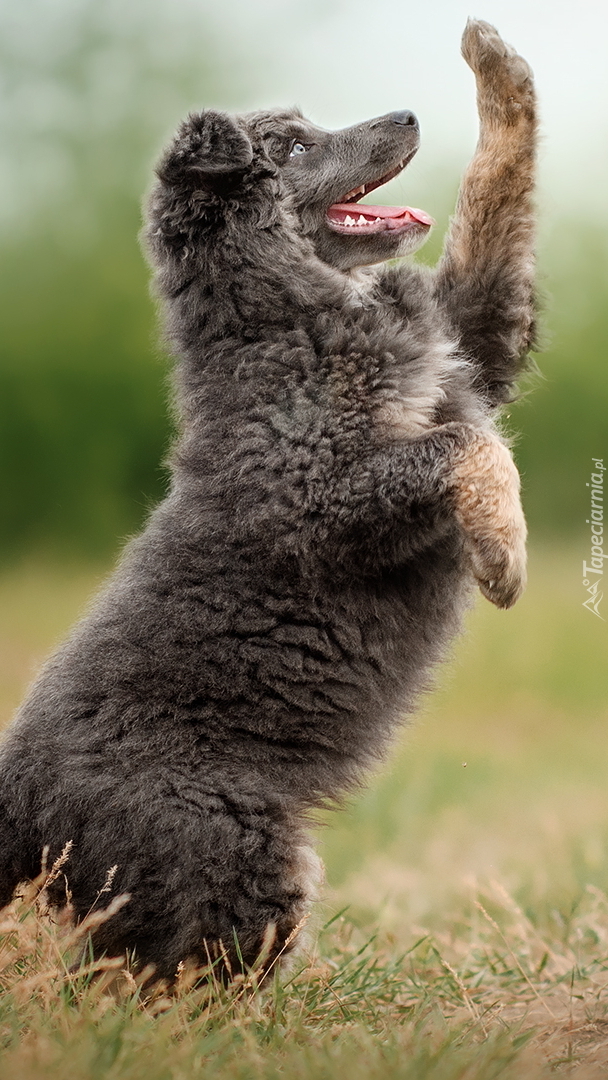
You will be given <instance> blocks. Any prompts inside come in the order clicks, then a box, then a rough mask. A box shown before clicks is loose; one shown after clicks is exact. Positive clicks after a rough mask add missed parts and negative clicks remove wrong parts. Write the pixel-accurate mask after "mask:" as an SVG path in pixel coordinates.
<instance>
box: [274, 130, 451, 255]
mask: <svg viewBox="0 0 608 1080" xmlns="http://www.w3.org/2000/svg"><path fill="white" fill-rule="evenodd" d="M277 121H279V122H277ZM260 124H261V125H262V126H263V128H264V130H265V137H266V141H267V147H268V152H269V154H270V156H271V157H272V159H273V160H274V161H275V162H276V164H277V166H278V169H279V172H280V175H281V178H282V181H283V184H284V187H285V189H286V191H287V192H288V193H289V198H290V200H291V203H292V205H293V208H294V210H295V212H296V215H297V217H298V220H299V223H300V227H301V231H302V233H303V234H304V235H305V236H308V237H310V239H311V240H312V242H313V244H314V246H315V250H316V252H317V255H318V256H319V257H320V258H321V259H323V260H324V262H327V263H329V264H330V265H331V266H335V267H336V268H338V269H340V270H348V269H351V268H352V267H356V266H366V265H369V264H370V263H378V262H384V260H386V259H390V258H394V257H395V256H397V255H408V254H409V253H410V252H411V251H415V250H416V248H418V247H420V245H421V244H422V243H424V241H425V239H426V237H427V235H428V232H429V229H430V227H431V225H432V224H433V219H432V218H431V217H429V215H428V214H426V213H425V212H424V211H423V210H415V209H413V208H412V207H407V206H384V205H378V204H375V203H372V202H371V201H369V200H368V201H366V202H360V200H361V199H363V197H364V196H365V197H367V196H368V195H369V193H370V192H372V191H375V190H376V188H379V187H381V186H382V185H383V184H386V183H387V182H388V181H389V180H392V179H393V177H395V176H397V175H398V174H399V173H400V172H402V170H403V169H404V168H405V167H406V165H407V164H408V163H409V162H410V161H411V159H412V158H413V156H414V154H415V153H416V151H417V149H418V146H419V144H420V130H419V127H418V121H417V120H416V117H415V116H414V114H413V113H411V112H394V113H388V114H387V115H386V116H379V117H377V118H376V119H374V120H368V121H366V122H365V123H363V124H356V125H355V126H354V127H350V128H344V129H343V130H341V131H324V130H323V129H322V128H318V127H316V126H315V125H314V124H311V123H310V122H309V121H308V120H306V119H304V117H302V116H301V115H300V114H299V113H298V112H297V111H294V112H292V113H288V114H283V115H282V116H281V117H280V120H279V118H275V119H274V120H273V117H272V114H269V115H267V117H266V118H263V119H260V120H258V121H257V126H259V125H260Z"/></svg>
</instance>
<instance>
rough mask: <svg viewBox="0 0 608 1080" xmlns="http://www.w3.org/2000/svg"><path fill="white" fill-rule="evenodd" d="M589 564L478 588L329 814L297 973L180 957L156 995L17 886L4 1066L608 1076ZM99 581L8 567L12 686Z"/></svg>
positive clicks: (605, 687)
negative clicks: (171, 985) (489, 592)
mask: <svg viewBox="0 0 608 1080" xmlns="http://www.w3.org/2000/svg"><path fill="white" fill-rule="evenodd" d="M578 562H579V560H578V557H577V554H576V553H575V554H574V555H573V556H572V557H570V556H569V555H567V554H565V555H564V554H562V555H560V554H557V555H552V556H549V555H548V554H547V553H540V554H539V555H538V556H537V558H536V559H535V560H534V561H533V564H532V573H531V586H530V589H529V591H528V594H527V596H526V597H525V598H524V600H523V601H522V603H521V604H520V605H518V608H516V609H515V610H514V611H513V612H510V613H508V614H506V615H505V614H504V613H499V612H495V611H493V610H492V609H491V608H490V607H489V605H487V604H484V605H481V606H479V608H478V610H477V611H476V612H475V614H474V617H473V619H472V622H471V632H470V635H469V637H468V639H467V640H466V641H465V642H464V644H463V645H462V646H461V647H460V648H459V655H458V658H457V661H456V663H455V665H454V667H453V670H452V674H451V675H450V676H449V677H448V678H447V680H446V682H445V687H444V689H443V690H441V691H440V692H438V694H437V695H435V696H434V697H433V698H432V699H431V700H430V702H429V703H428V705H427V709H426V713H425V716H424V718H423V720H422V722H421V723H420V724H419V725H418V726H417V729H416V731H415V732H414V733H413V734H410V735H409V736H408V737H407V739H405V740H404V741H403V742H402V744H401V745H400V747H399V748H397V750H396V752H395V755H394V756H393V758H392V761H391V763H390V765H389V766H388V767H387V770H386V771H385V772H384V774H383V775H381V776H378V777H377V778H376V779H375V781H374V783H373V784H372V785H371V786H370V788H369V790H368V791H367V792H365V793H363V794H362V795H361V796H360V797H359V798H357V800H356V801H354V802H353V804H352V805H351V807H350V808H349V809H348V810H347V811H346V812H345V813H343V814H341V815H337V816H332V818H331V819H330V820H331V826H330V827H329V828H326V829H324V830H322V831H321V833H320V845H321V850H322V854H323V856H324V858H325V860H326V862H327V867H328V877H329V881H330V885H329V886H328V889H327V894H326V897H325V905H324V910H325V913H326V915H325V917H326V918H328V920H329V922H328V924H327V926H326V927H325V928H324V929H322V930H321V931H320V932H319V935H318V940H317V941H316V944H315V945H314V947H313V949H312V951H311V952H310V954H308V955H306V954H305V955H302V956H301V959H300V963H299V966H298V967H296V968H295V969H294V971H293V972H292V973H291V974H290V976H289V977H288V979H287V981H286V982H283V984H281V983H279V982H278V981H277V980H271V979H268V980H267V981H266V984H265V986H264V989H263V992H261V993H260V992H258V993H251V992H250V991H249V990H247V991H246V990H245V988H244V987H243V984H242V983H241V984H239V985H237V986H236V987H235V989H234V990H233V991H232V992H230V993H227V992H225V991H221V990H220V989H218V988H217V987H216V986H215V985H214V984H213V982H212V981H211V982H210V980H209V979H208V978H204V979H203V980H202V982H201V983H200V984H199V985H193V984H192V973H190V972H187V971H184V972H183V973H182V976H181V978H180V980H179V981H178V986H177V989H176V991H175V993H174V994H173V995H171V996H169V995H167V994H166V993H160V994H157V995H156V996H154V997H152V998H150V999H147V1000H146V999H145V998H144V995H143V993H142V990H141V986H140V985H138V981H137V978H134V977H133V974H132V973H131V972H130V971H129V970H128V969H125V968H124V967H123V965H120V966H119V967H114V966H113V965H110V966H109V967H108V966H107V965H104V964H102V965H101V968H102V969H103V970H101V971H100V970H97V968H95V967H93V966H92V965H91V964H90V963H89V962H88V959H87V956H86V951H85V956H84V959H83V960H82V962H81V965H80V967H79V968H78V969H77V970H73V969H72V968H71V967H70V964H72V963H73V957H74V950H75V948H78V946H79V945H81V944H82V938H83V936H86V932H87V927H84V928H81V929H80V930H79V932H78V933H77V934H76V935H75V934H74V931H73V929H72V928H71V927H70V926H69V925H68V924H66V923H65V922H63V923H61V924H58V923H57V922H53V921H52V918H51V917H50V915H49V914H48V913H45V911H44V907H43V905H41V901H40V898H39V897H38V898H36V895H34V893H32V891H31V890H30V891H29V892H28V894H27V895H25V894H24V896H23V897H22V898H21V899H19V900H18V901H16V902H15V904H14V905H13V906H12V907H11V909H9V910H7V911H6V912H5V913H4V914H3V915H2V916H0V1076H7V1077H18V1078H19V1080H43V1078H44V1080H47V1078H48V1080H59V1077H61V1078H62V1080H63V1078H64V1077H65V1076H66V1075H68V1076H69V1077H70V1080H72V1078H74V1080H97V1078H100V1080H101V1078H102V1077H103V1078H104V1080H106V1078H108V1080H139V1078H142V1080H144V1078H145V1080H182V1078H183V1080H186V1078H190V1077H192V1076H197V1077H198V1076H200V1077H207V1076H209V1077H210V1076H211V1075H213V1076H214V1077H217V1076H221V1077H225V1078H226V1080H241V1078H242V1080H250V1078H254V1080H255V1078H258V1077H259V1078H269V1080H270V1078H272V1080H274V1078H276V1080H279V1077H281V1078H285V1077H289V1078H291V1077H293V1078H294V1080H333V1078H334V1077H342V1076H344V1077H347V1078H348V1080H351V1078H352V1080H363V1078H364V1077H365V1078H366V1080H367V1078H369V1077H371V1078H372V1080H376V1078H377V1080H380V1078H382V1080H384V1078H386V1080H392V1078H393V1077H394V1078H395V1080H396V1078H403V1080H492V1078H494V1077H501V1078H505V1080H527V1078H530V1080H536V1078H539V1080H540V1078H542V1077H550V1076H556V1075H557V1076H560V1075H563V1076H568V1077H570V1076H572V1077H576V1078H577V1080H594V1078H596V1077H598V1078H599V1077H606V1076H607V1075H608V1012H607V1006H608V898H607V895H606V894H607V892H608V872H607V869H606V861H605V851H606V843H607V840H608V787H607V785H606V780H605V778H606V769H607V766H608V741H607V740H606V737H605V730H606V726H605V725H606V702H607V700H608V671H607V670H606V664H605V655H606V643H607V631H606V626H605V625H604V624H600V622H599V620H594V619H592V617H591V616H590V615H589V614H588V613H587V612H584V611H582V609H581V608H580V603H579V600H580V598H579V596H578V591H577V590H578V579H579V574H578ZM95 576H96V575H93V577H95ZM91 581H92V577H91V576H87V574H86V573H83V574H81V575H73V576H71V577H69V576H67V575H66V574H61V573H59V574H51V573H49V572H46V573H44V574H43V573H42V572H41V571H29V572H27V573H25V572H24V573H22V574H19V573H14V574H12V575H10V576H7V578H6V579H5V582H4V585H2V583H0V601H4V602H3V603H0V608H1V610H2V612H3V615H2V622H0V652H4V655H9V654H8V653H7V646H6V645H5V644H3V638H4V637H5V636H6V637H8V636H9V635H10V636H11V640H12V641H13V642H16V643H17V644H16V645H13V646H12V648H13V651H12V653H11V654H10V656H12V657H13V659H14V660H15V664H14V666H13V669H12V671H9V672H8V673H7V678H6V682H5V687H4V689H2V688H1V687H0V702H1V703H2V704H3V705H5V706H8V704H9V703H10V702H11V701H12V700H13V699H14V697H15V688H16V686H17V684H18V683H19V682H24V681H26V679H28V678H29V677H30V674H31V669H32V663H33V659H34V658H37V657H38V656H39V655H40V654H41V653H42V652H43V651H44V648H45V646H46V645H48V644H50V643H51V641H53V640H56V639H57V637H59V636H60V634H61V633H62V632H63V629H64V625H66V624H67V623H68V622H69V621H71V619H72V618H73V616H74V614H75V609H76V608H77V607H78V606H80V604H81V603H82V599H83V596H84V595H85V593H86V592H87V590H88V587H89V586H90V584H91ZM11 604H12V605H13V606H14V609H15V610H16V611H19V612H20V616H19V618H20V619H21V621H20V622H19V620H18V619H16V618H15V617H14V615H13V614H11V607H10V605H11ZM108 869H110V868H108ZM63 870H65V872H66V874H67V877H68V880H69V853H68V859H67V861H66V865H65V867H63ZM346 905H349V907H348V910H342V912H341V914H338V915H336V914H335V913H336V912H339V911H340V910H341V909H344V908H345V907H346ZM92 917H93V916H92ZM88 929H90V927H89V928H88ZM313 937H314V935H313ZM98 967H99V966H98Z"/></svg>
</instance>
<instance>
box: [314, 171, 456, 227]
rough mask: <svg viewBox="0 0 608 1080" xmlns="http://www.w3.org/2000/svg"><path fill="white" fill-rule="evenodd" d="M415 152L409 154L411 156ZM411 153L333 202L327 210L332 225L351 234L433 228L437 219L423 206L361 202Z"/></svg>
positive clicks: (390, 178) (329, 222)
mask: <svg viewBox="0 0 608 1080" xmlns="http://www.w3.org/2000/svg"><path fill="white" fill-rule="evenodd" d="M411 156H412V155H410V157H411ZM410 157H407V158H405V159H404V160H403V161H400V162H399V164H398V165H397V168H396V169H392V170H391V172H389V173H386V174H385V175H384V176H381V177H380V179H379V180H373V181H372V182H371V183H369V184H360V185H359V187H356V188H353V189H352V191H349V192H347V193H346V195H344V197H343V199H342V201H341V202H338V203H333V204H332V205H331V206H330V207H329V209H328V211H327V214H326V221H327V224H328V225H329V227H330V229H333V230H334V232H339V233H350V234H351V235H359V236H360V235H361V234H363V233H365V235H370V234H371V233H379V232H393V233H401V232H405V231H406V230H407V229H412V228H416V227H420V226H422V227H423V228H424V229H430V227H431V225H434V224H435V222H434V220H433V218H432V217H431V216H430V215H429V214H427V213H426V211H424V210H417V209H415V208H414V207H412V206H369V205H368V204H367V203H362V204H359V199H362V198H363V196H364V195H367V194H368V192H370V191H374V190H375V189H376V188H378V187H381V186H382V185H383V184H387V183H388V181H389V180H392V179H393V177H395V176H398V175H399V173H400V172H401V171H402V169H404V168H405V166H406V165H407V163H408V161H409V160H410Z"/></svg>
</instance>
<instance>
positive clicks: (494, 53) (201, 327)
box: [0, 22, 536, 980]
mask: <svg viewBox="0 0 608 1080" xmlns="http://www.w3.org/2000/svg"><path fill="white" fill-rule="evenodd" d="M463 52H464V55H465V58H466V59H467V61H468V62H469V64H470V66H471V67H472V68H473V70H474V72H475V74H476V77H477V85H478V103H479V112H480V121H481V135H480V142H479V147H478V150H477V152H476V155H475V158H474V160H473V163H472V165H471V166H470V168H469V170H468V172H467V175H466V176H465V179H464V181H463V186H462V190H461V193H460V198H459V206H458V209H457V213H456V217H455V219H454V221H453V223H452V227H451V230H450V235H449V237H448V240H447V243H446V247H445V252H444V255H443V257H442V260H441V262H440V264H439V266H438V267H437V269H436V270H435V271H433V272H431V271H425V270H423V269H421V268H416V267H412V266H407V265H403V264H402V265H398V266H395V265H392V266H390V267H388V268H383V269H380V270H374V271H371V270H368V269H363V270H362V269H360V268H361V267H369V266H371V265H372V264H378V263H382V262H384V261H386V260H387V259H389V258H391V257H393V256H398V255H403V254H407V253H408V252H410V251H412V250H413V249H414V248H415V247H417V246H418V245H419V244H420V243H421V242H422V240H424V238H425V236H426V235H427V232H428V229H429V224H430V219H429V218H428V216H427V215H426V214H425V213H424V212H422V211H418V210H412V209H410V208H406V207H374V206H371V205H369V204H364V203H359V202H358V200H359V199H360V198H361V196H362V195H363V194H365V193H366V192H368V191H371V190H373V189H374V188H375V187H378V186H379V185H380V184H382V183H384V182H385V181H386V180H388V179H390V178H391V177H392V176H394V175H396V174H397V173H398V172H399V171H400V170H401V169H402V168H403V167H404V166H405V165H406V164H407V162H408V161H409V160H410V158H411V157H412V156H413V154H414V153H415V151H416V149H417V147H418V141H419V135H418V125H417V121H416V118H415V117H414V116H413V114H412V113H408V112H398V113H391V114H389V115H387V116H383V117H379V118H377V119H375V120H372V121H369V122H367V123H364V124H360V125H358V126H356V127H353V128H349V129H348V130H345V131H338V132H327V131H323V130H321V129H319V128H317V127H315V126H314V125H312V124H311V123H310V122H309V121H307V120H306V119H304V118H303V117H302V116H301V114H300V113H299V112H298V111H297V110H292V111H286V112H285V111H272V112H263V113H253V114H248V115H244V116H236V117H229V116H227V115H225V114H223V113H218V112H213V111H207V112H202V113H199V114H195V115H191V116H190V117H189V118H188V119H187V120H186V121H185V122H184V124H183V125H182V126H181V128H180V130H179V131H178V133H177V135H176V137H175V139H174V141H173V142H172V144H171V145H170V147H169V148H168V150H167V151H166V153H165V154H164V156H163V158H162V160H161V162H160V164H159V166H158V170H157V176H158V180H157V183H156V186H155V188H154V190H153V192H152V195H151V198H150V201H149V207H148V223H147V228H146V243H147V247H148V251H149V254H150V259H151V262H152V264H153V266H154V267H155V269H156V284H157V290H158V293H159V295H160V296H161V298H162V300H163V302H164V308H165V318H166V325H167V330H168V335H169V338H170V341H171V344H172V348H173V350H174V353H175V355H176V357H177V359H178V365H177V400H178V407H179V413H180V417H181V434H180V437H179V440H178V442H177V445H176V447H175V449H174V452H173V455H172V476H173V479H172V485H171V490H170V493H169V495H168V497H167V498H166V500H165V501H164V502H163V503H162V504H161V505H160V506H159V507H158V508H157V509H156V510H155V511H154V513H153V514H152V516H151V518H150V520H149V522H148V525H147V527H146V529H145V531H144V532H143V534H142V535H141V536H140V537H139V538H138V539H136V540H135V541H134V542H132V543H131V544H130V545H129V547H128V548H127V551H126V553H125V556H124V558H123V560H122V562H121V565H120V566H119V568H118V570H117V572H116V573H115V575H114V576H113V578H112V579H111V581H110V582H109V584H108V586H107V588H106V589H105V591H104V592H103V594H102V595H101V597H100V598H99V599H98V600H97V601H96V603H95V605H94V607H93V608H92V610H91V612H90V613H89V614H88V615H87V617H86V618H85V619H84V620H83V621H82V622H81V623H80V624H79V625H78V626H77V627H76V629H75V631H74V633H73V634H72V636H71V638H70V639H69V641H68V642H67V643H66V644H65V645H64V646H63V648H61V649H60V651H59V652H58V653H57V655H56V656H55V657H54V658H53V659H52V660H51V661H50V663H49V664H48V665H47V667H46V668H45V670H44V671H43V673H42V674H41V676H40V678H39V679H38V681H37V683H36V684H35V686H34V687H33V689H32V691H31V694H30V696H29V698H28V700H27V701H26V703H25V705H24V706H23V708H22V710H21V712H20V714H19V715H18V717H17V719H16V721H15V723H14V724H13V726H12V728H11V729H10V731H9V733H8V736H7V738H6V740H5V742H4V745H3V748H2V752H1V755H0V809H1V817H0V903H2V904H5V903H7V902H8V901H9V900H10V899H11V896H12V894H13V891H14V889H15V887H16V886H17V884H18V883H19V882H21V881H23V880H24V879H27V878H32V877H34V876H35V875H36V874H37V873H38V872H39V871H40V866H41V854H42V851H43V849H44V848H45V847H47V848H48V858H49V859H50V860H53V859H54V858H56V857H57V856H58V854H59V853H60V851H61V850H62V848H63V846H64V844H65V843H66V842H67V841H72V845H73V846H72V851H71V855H70V861H69V863H68V864H67V866H66V867H65V868H64V869H65V871H66V876H67V881H68V884H69V890H70V892H71V897H72V903H73V907H74V912H75V916H76V918H82V917H83V916H84V915H85V914H86V913H87V912H88V911H89V910H90V909H91V907H92V906H93V905H94V904H95V903H96V902H98V901H97V898H98V893H99V890H100V888H101V886H102V885H103V882H104V879H105V876H106V872H107V871H108V869H109V868H110V867H113V866H115V865H116V866H117V870H116V874H115V877H114V881H113V890H114V894H123V893H128V894H129V896H130V901H129V902H128V903H127V904H126V906H124V907H123V908H122V909H121V910H120V912H119V913H118V914H116V915H115V916H114V917H113V918H111V919H109V920H107V921H106V922H105V923H104V924H103V925H102V926H100V927H99V928H98V930H97V931H96V932H95V934H94V937H93V946H94V949H95V952H96V954H97V955H99V954H101V953H103V952H104V951H105V952H107V953H108V954H110V955H119V954H122V953H124V952H126V951H132V952H133V953H134V954H135V957H136V958H137V962H138V963H140V964H142V965H144V964H153V965H154V966H155V970H156V975H157V976H158V977H162V978H166V979H169V980H170V979H171V978H172V977H173V976H174V973H175V971H176V968H177V965H178V963H179V962H180V961H181V960H186V959H190V960H192V961H194V962H196V963H203V964H204V963H205V962H207V960H208V958H209V957H211V958H220V959H219V962H220V964H226V963H227V964H228V970H229V969H230V967H231V968H232V970H234V969H235V968H236V969H238V968H239V966H240V957H241V956H242V958H243V960H244V963H245V964H246V965H251V964H253V963H254V962H255V960H256V957H257V956H258V954H259V953H260V950H261V949H262V947H263V946H264V948H265V963H266V964H269V963H272V962H273V960H274V958H276V957H277V956H278V955H279V954H280V953H281V951H282V950H283V951H288V948H290V947H291V944H292V943H293V942H292V940H291V939H292V938H293V934H292V931H293V930H294V927H296V926H297V925H298V924H299V923H300V921H301V920H302V917H303V915H304V914H305V912H306V910H307V907H308V905H309V902H310V899H311V897H312V896H313V895H314V891H315V880H316V879H318V876H319V864H318V860H317V859H316V856H315V855H314V853H313V851H312V848H311V847H310V842H309V839H308V838H307V829H306V822H307V816H308V815H309V813H310V811H311V809H312V808H314V807H317V806H320V805H322V804H323V803H325V802H326V801H327V800H335V799H336V798H338V797H339V796H340V795H341V794H342V793H343V792H345V791H346V790H348V788H349V786H352V784H353V783H354V782H355V781H357V780H358V779H359V778H360V777H361V775H362V772H363V770H365V769H366V768H367V767H368V766H369V765H370V764H372V763H373V762H374V761H375V760H376V759H377V758H378V757H379V755H381V754H382V753H383V752H384V751H385V748H386V747H387V744H388V742H389V740H390V737H391V733H392V732H393V731H394V729H395V726H396V725H397V724H398V723H399V722H401V721H402V720H403V718H404V717H405V716H406V715H407V714H408V712H410V711H411V709H412V707H413V704H414V702H415V698H416V695H417V694H418V693H419V692H420V691H421V690H422V689H423V688H424V687H426V686H427V685H428V682H429V672H430V669H431V667H432V665H433V664H434V663H435V662H436V661H437V660H438V659H440V657H441V656H442V654H443V653H444V651H445V648H446V645H447V643H448V641H449V640H450V638H451V636H452V635H453V634H454V633H455V631H456V630H457V628H458V626H459V621H460V618H461V614H462V612H463V610H464V608H465V606H466V604H467V602H468V600H469V598H470V595H471V590H472V586H473V585H474V583H475V580H476V581H477V582H478V583H479V586H480V587H481V589H482V591H483V592H484V594H485V595H486V596H487V597H488V598H489V599H490V600H491V601H493V602H494V603H495V604H497V605H498V606H501V607H508V606H510V605H511V604H512V603H513V602H514V601H515V600H516V599H517V597H518V595H519V594H520V592H521V589H522V588H523V584H524V576H525V548H524V544H525V525H524V522H523V517H522V513H521V508H520V503H519V484H518V477H517V473H516V470H515V467H514V465H513V463H512V460H511V456H510V454H509V451H508V449H507V448H506V446H505V444H504V442H503V441H502V439H501V438H500V436H499V435H498V434H497V432H496V429H495V427H494V421H493V417H494V415H495V413H496V409H497V407H498V406H499V405H500V404H501V403H503V402H504V401H506V400H508V398H509V397H510V395H511V394H512V391H513V383H514V380H515V378H516V376H517V374H518V373H519V372H520V371H521V369H522V367H523V363H524V359H525V356H526V354H527V352H528V351H529V349H530V347H531V345H532V342H533V332H534V331H533V324H534V311H533V297H532V289H533V283H532V264H533V260H532V243H533V226H534V216H533V207H532V188H533V180H534V152H535V132H536V124H535V108H534V93H533V86H532V80H531V75H530V71H529V68H528V66H527V65H526V63H525V62H524V61H523V60H522V59H521V58H520V57H518V56H517V54H516V53H514V52H513V50H511V49H510V48H509V47H508V46H506V45H505V44H504V43H503V42H502V41H501V39H500V37H499V36H498V34H497V33H496V31H495V30H494V29H493V28H492V27H490V26H488V25H487V24H486V23H482V22H471V23H469V24H468V26H467V29H466V31H465V36H464V39H463ZM110 896H111V894H109V893H105V894H103V902H104V903H105V902H108V900H109V899H110ZM52 899H53V900H54V902H55V903H57V904H61V903H62V901H63V902H64V901H65V881H64V880H63V879H58V880H57V881H56V882H55V884H54V886H53V896H52ZM237 942H238V945H237ZM286 945H287V948H286Z"/></svg>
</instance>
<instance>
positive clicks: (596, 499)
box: [583, 458, 608, 620]
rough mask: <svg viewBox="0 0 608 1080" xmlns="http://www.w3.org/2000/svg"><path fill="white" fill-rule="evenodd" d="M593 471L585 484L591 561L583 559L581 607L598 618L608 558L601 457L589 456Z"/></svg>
mask: <svg viewBox="0 0 608 1080" xmlns="http://www.w3.org/2000/svg"><path fill="white" fill-rule="evenodd" d="M591 460H592V462H593V472H592V473H591V482H590V483H589V484H587V487H588V488H590V489H591V490H590V495H591V517H590V518H589V519H588V520H587V525H590V526H591V561H590V562H589V563H587V561H586V560H585V559H584V560H583V585H584V586H585V588H586V590H587V592H588V593H589V596H588V597H587V599H586V600H583V607H585V608H587V610H588V611H590V612H591V613H592V614H593V615H597V617H598V619H602V620H603V619H604V616H603V615H600V603H601V600H602V597H603V595H604V593H603V592H602V591H601V590H602V586H603V581H602V578H603V576H604V559H608V552H607V553H606V554H604V473H605V471H606V466H605V465H604V459H603V458H591Z"/></svg>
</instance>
